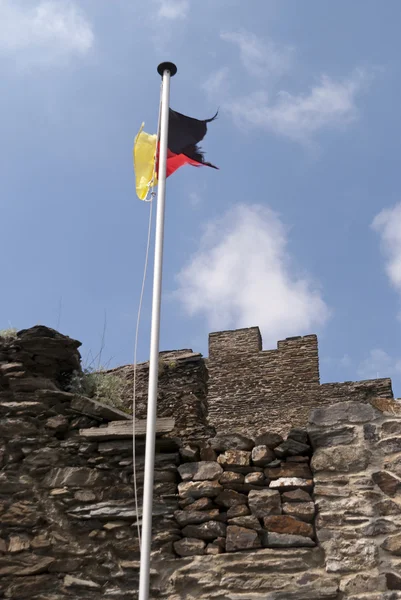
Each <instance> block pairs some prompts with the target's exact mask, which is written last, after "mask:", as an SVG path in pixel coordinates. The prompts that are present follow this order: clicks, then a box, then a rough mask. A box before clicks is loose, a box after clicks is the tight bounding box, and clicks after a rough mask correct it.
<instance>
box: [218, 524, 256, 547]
mask: <svg viewBox="0 0 401 600" xmlns="http://www.w3.org/2000/svg"><path fill="white" fill-rule="evenodd" d="M260 547H261V542H260V538H259V536H258V534H257V532H256V531H255V530H253V529H246V528H245V527H237V526H236V525H229V526H228V527H227V537H226V551H227V552H236V551H238V550H251V549H253V548H260Z"/></svg>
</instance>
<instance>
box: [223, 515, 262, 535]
mask: <svg viewBox="0 0 401 600" xmlns="http://www.w3.org/2000/svg"><path fill="white" fill-rule="evenodd" d="M228 525H236V526H237V527H245V528H246V529H254V530H255V531H262V526H261V524H260V522H259V519H257V518H256V517H254V516H253V515H249V516H244V517H234V518H233V519H230V520H229V521H228Z"/></svg>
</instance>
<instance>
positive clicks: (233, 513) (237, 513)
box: [227, 504, 251, 519]
mask: <svg viewBox="0 0 401 600" xmlns="http://www.w3.org/2000/svg"><path fill="white" fill-rule="evenodd" d="M250 512H251V511H250V510H249V508H248V507H247V506H246V504H237V505H236V506H231V508H229V509H228V511H227V518H228V519H234V518H235V517H245V516H247V515H249V514H250Z"/></svg>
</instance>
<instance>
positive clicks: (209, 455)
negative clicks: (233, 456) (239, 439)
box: [200, 446, 217, 461]
mask: <svg viewBox="0 0 401 600" xmlns="http://www.w3.org/2000/svg"><path fill="white" fill-rule="evenodd" d="M200 459H201V460H206V461H211V460H213V461H216V460H217V452H216V451H215V450H213V448H211V447H210V446H201V449H200Z"/></svg>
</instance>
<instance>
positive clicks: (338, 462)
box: [311, 446, 371, 473]
mask: <svg viewBox="0 0 401 600" xmlns="http://www.w3.org/2000/svg"><path fill="white" fill-rule="evenodd" d="M370 458H371V453H370V452H369V450H366V449H365V448H364V447H363V446H331V447H329V448H319V449H318V450H316V452H315V454H314V455H313V457H312V462H311V467H312V471H314V472H317V471H336V472H338V473H350V472H355V471H364V470H365V469H366V467H367V466H368V464H369V461H370Z"/></svg>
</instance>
